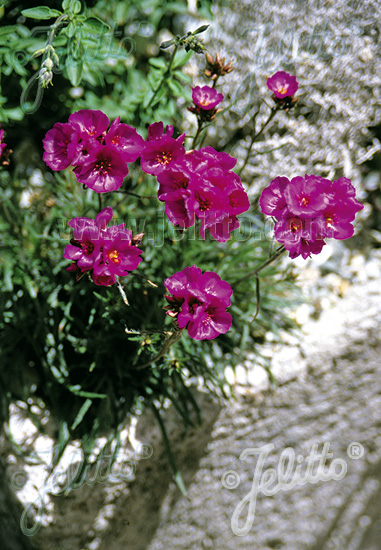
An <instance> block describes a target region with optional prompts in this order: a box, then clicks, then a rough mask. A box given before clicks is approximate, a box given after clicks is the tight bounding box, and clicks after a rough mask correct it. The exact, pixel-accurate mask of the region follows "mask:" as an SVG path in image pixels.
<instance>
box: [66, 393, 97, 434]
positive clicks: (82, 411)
mask: <svg viewBox="0 0 381 550" xmlns="http://www.w3.org/2000/svg"><path fill="white" fill-rule="evenodd" d="M92 404H93V402H92V401H91V399H86V401H85V402H84V404H83V405H82V407H81V408H80V409H79V412H78V414H77V416H76V417H75V420H74V422H73V424H72V426H71V430H75V428H76V427H77V426H79V424H80V423H81V422H82V420H83V417H84V416H85V414H86V413H87V411H88V410H89V409H90V407H91V405H92Z"/></svg>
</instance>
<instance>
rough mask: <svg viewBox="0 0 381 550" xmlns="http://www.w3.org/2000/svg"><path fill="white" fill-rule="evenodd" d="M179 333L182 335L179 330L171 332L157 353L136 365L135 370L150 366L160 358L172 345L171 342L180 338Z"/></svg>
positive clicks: (173, 342)
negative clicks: (145, 361) (141, 363)
mask: <svg viewBox="0 0 381 550" xmlns="http://www.w3.org/2000/svg"><path fill="white" fill-rule="evenodd" d="M181 335H182V332H180V331H178V332H174V333H172V334H171V336H170V337H169V338H168V339H167V340H166V341H165V342H164V345H163V347H162V349H161V350H160V351H159V353H158V354H157V355H155V357H154V358H153V359H151V360H150V361H147V363H143V365H139V366H137V367H136V370H142V369H146V368H147V367H150V366H151V365H152V364H153V363H156V361H158V360H159V359H161V358H162V357H163V356H164V355H165V354H166V353H167V351H168V350H169V348H170V347H171V346H173V344H175V343H176V342H177V341H178V340H180V338H181Z"/></svg>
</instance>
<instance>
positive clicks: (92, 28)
mask: <svg viewBox="0 0 381 550" xmlns="http://www.w3.org/2000/svg"><path fill="white" fill-rule="evenodd" d="M82 25H83V27H84V29H85V30H86V31H88V32H92V33H95V34H105V33H106V32H107V31H109V30H110V28H111V27H110V26H109V25H107V23H104V22H103V21H101V20H100V19H98V18H97V17H88V18H87V19H86V20H85V21H84V22H83V23H82Z"/></svg>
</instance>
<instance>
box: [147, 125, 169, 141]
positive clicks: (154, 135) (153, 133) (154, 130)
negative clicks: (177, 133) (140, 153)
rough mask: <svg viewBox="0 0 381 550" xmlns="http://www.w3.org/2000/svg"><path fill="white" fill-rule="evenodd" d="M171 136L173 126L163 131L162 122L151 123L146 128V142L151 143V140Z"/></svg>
mask: <svg viewBox="0 0 381 550" xmlns="http://www.w3.org/2000/svg"><path fill="white" fill-rule="evenodd" d="M172 134H173V126H170V125H169V124H168V126H166V127H165V131H164V124H163V123H162V122H153V123H152V124H150V125H149V127H148V138H147V140H148V141H151V140H152V139H160V138H162V137H172Z"/></svg>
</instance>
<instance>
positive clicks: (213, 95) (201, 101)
mask: <svg viewBox="0 0 381 550" xmlns="http://www.w3.org/2000/svg"><path fill="white" fill-rule="evenodd" d="M223 100H224V96H223V94H221V93H219V92H217V90H216V89H215V88H212V87H211V86H202V87H201V86H195V87H194V88H192V101H193V103H194V104H195V105H196V107H199V108H200V109H202V110H203V111H210V110H211V109H215V108H216V107H217V105H219V104H220V103H221V101H223Z"/></svg>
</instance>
